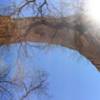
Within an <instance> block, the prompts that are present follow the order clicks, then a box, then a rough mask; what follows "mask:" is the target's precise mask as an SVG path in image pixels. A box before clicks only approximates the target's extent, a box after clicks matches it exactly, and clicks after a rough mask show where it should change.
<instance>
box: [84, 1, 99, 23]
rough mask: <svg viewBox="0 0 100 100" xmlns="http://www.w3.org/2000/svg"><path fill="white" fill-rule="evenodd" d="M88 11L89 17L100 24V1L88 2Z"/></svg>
mask: <svg viewBox="0 0 100 100" xmlns="http://www.w3.org/2000/svg"><path fill="white" fill-rule="evenodd" d="M85 7H86V9H87V13H88V16H89V17H90V18H91V19H92V20H93V21H95V22H97V23H99V24H100V0H87V3H86V6H85Z"/></svg>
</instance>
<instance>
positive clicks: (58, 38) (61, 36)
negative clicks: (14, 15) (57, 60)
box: [0, 16, 100, 70]
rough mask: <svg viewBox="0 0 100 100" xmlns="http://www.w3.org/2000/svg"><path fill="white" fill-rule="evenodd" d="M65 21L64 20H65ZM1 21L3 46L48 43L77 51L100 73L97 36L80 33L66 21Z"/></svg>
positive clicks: (1, 18)
mask: <svg viewBox="0 0 100 100" xmlns="http://www.w3.org/2000/svg"><path fill="white" fill-rule="evenodd" d="M63 21H64V20H63ZM63 21H62V20H61V21H60V20H59V19H54V18H45V20H41V19H40V18H20V19H11V18H10V17H4V16H3V17H0V44H2V45H7V44H12V43H17V42H25V41H30V42H46V43H48V44H60V45H62V46H65V47H68V48H72V49H75V50H78V51H79V52H80V53H81V54H83V55H84V56H85V57H87V58H88V59H89V60H90V61H91V62H92V63H93V64H94V65H95V66H96V68H97V69H98V70H100V37H99V36H98V35H96V33H92V32H84V34H81V35H80V33H78V32H77V31H76V30H75V28H74V23H72V22H71V23H70V21H71V20H69V19H67V20H65V21H64V22H63Z"/></svg>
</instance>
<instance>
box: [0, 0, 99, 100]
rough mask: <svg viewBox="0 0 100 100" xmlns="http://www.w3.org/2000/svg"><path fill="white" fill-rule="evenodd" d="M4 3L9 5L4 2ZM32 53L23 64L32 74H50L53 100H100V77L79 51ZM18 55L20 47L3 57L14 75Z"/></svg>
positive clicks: (34, 50) (58, 49)
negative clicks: (42, 71)
mask: <svg viewBox="0 0 100 100" xmlns="http://www.w3.org/2000/svg"><path fill="white" fill-rule="evenodd" d="M0 3H9V2H8V0H0ZM28 49H29V50H30V51H31V53H32V54H31V55H33V56H31V57H30V58H26V59H24V60H23V61H22V63H24V64H25V69H26V70H32V66H36V67H42V68H43V69H45V70H46V71H47V72H48V74H49V77H48V81H49V93H50V95H51V98H50V99H51V100H100V73H99V72H98V71H97V70H96V68H95V67H94V66H93V65H92V64H91V63H90V61H89V60H87V59H86V58H85V57H83V56H82V55H80V54H79V53H78V52H77V51H73V50H71V49H68V48H64V47H61V46H53V47H49V48H46V49H38V48H28ZM16 53H17V46H16V45H13V46H12V47H11V48H10V50H9V51H8V52H6V53H5V52H4V54H3V56H1V58H2V59H4V61H5V63H6V64H9V65H10V67H11V73H12V75H14V74H15V72H16V69H17V68H16V66H15V58H16ZM29 98H30V99H27V100H35V99H36V97H35V96H31V97H29ZM34 98H35V99H34ZM36 100H37V99H36ZM43 100H47V98H45V99H44V98H43Z"/></svg>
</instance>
